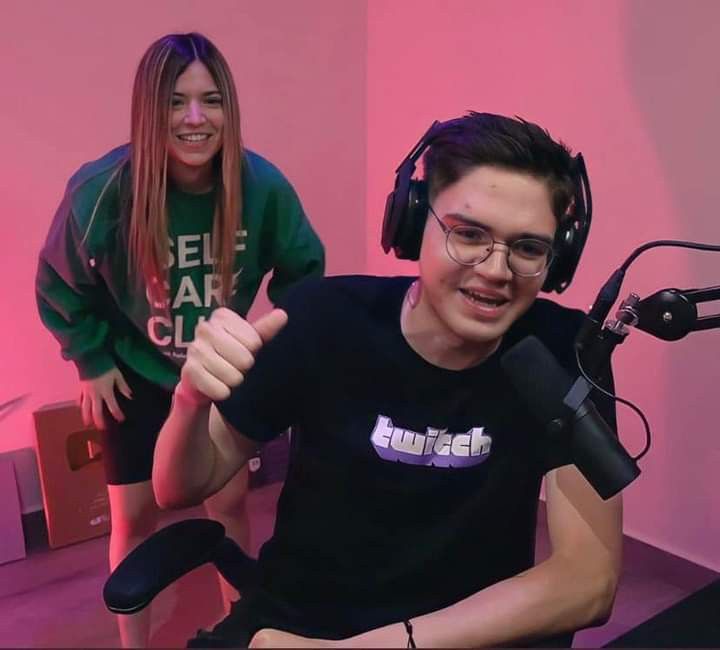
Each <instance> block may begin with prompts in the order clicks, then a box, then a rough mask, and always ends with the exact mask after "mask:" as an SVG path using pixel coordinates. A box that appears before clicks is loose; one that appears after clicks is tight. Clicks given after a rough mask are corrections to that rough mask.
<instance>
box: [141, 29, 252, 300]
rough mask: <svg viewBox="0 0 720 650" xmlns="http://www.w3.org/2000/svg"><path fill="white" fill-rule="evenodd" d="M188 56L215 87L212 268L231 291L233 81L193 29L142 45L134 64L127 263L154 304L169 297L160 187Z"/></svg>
mask: <svg viewBox="0 0 720 650" xmlns="http://www.w3.org/2000/svg"><path fill="white" fill-rule="evenodd" d="M193 61H200V62H201V63H202V64H204V65H205V67H206V68H207V69H208V71H209V72H210V75H211V76H212V78H213V80H214V81H215V83H216V84H217V87H218V89H219V91H220V94H221V95H222V107H223V131H222V133H223V135H222V149H221V151H220V153H219V154H218V156H217V158H218V160H216V164H215V169H216V170H217V177H216V181H215V195H216V197H217V198H216V207H215V218H214V222H213V232H212V249H213V270H214V273H215V274H216V276H217V277H219V279H220V283H221V285H220V286H221V292H220V295H221V297H222V304H227V303H228V302H229V299H230V296H231V295H232V291H233V266H234V260H235V243H236V233H237V231H238V230H239V229H240V228H241V216H240V215H241V210H242V186H241V166H242V154H243V148H242V140H241V135H240V109H239V107H238V100H237V93H236V90H235V83H234V82H233V78H232V74H231V72H230V68H229V66H228V64H227V62H226V61H225V59H224V58H223V56H222V54H221V53H220V52H219V51H218V49H217V48H216V47H215V46H214V45H213V44H212V43H211V42H210V41H209V40H208V39H207V38H206V37H204V36H202V35H201V34H197V33H194V32H193V33H189V34H168V35H167V36H163V37H162V38H160V39H158V40H157V41H155V42H154V43H153V44H152V45H151V46H150V47H149V48H148V50H147V51H146V52H145V54H144V55H143V57H142V59H141V61H140V64H139V65H138V69H137V73H136V75H135V83H134V86H133V96H132V117H131V149H130V170H131V179H132V195H131V199H130V206H129V213H130V223H129V230H128V253H129V255H128V270H129V271H130V272H135V273H136V274H137V276H136V277H137V278H138V279H141V278H142V279H144V280H145V283H146V286H147V288H148V293H149V297H150V298H151V301H152V302H154V303H155V304H156V305H160V304H161V305H167V299H168V291H167V287H166V282H167V281H168V269H167V264H168V259H169V244H168V210H167V206H166V195H167V184H168V171H167V170H168V138H169V135H170V108H171V101H172V96H173V91H174V89H175V82H176V81H177V78H178V77H179V76H180V75H181V74H182V73H183V72H184V70H185V69H186V68H187V67H188V66H189V65H190V64H191V63H193Z"/></svg>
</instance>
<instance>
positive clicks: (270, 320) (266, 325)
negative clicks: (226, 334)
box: [252, 309, 288, 343]
mask: <svg viewBox="0 0 720 650" xmlns="http://www.w3.org/2000/svg"><path fill="white" fill-rule="evenodd" d="M287 321H288V315H287V313H286V312H284V311H283V310H282V309H273V310H272V311H271V312H270V313H269V314H265V315H264V316H261V317H260V318H258V319H257V320H256V321H255V322H254V323H253V324H252V326H253V327H254V328H255V331H256V332H257V333H258V334H259V335H260V338H261V339H262V341H263V343H267V342H268V341H270V340H272V339H273V338H274V336H275V335H276V334H277V333H278V332H279V331H280V330H281V329H282V328H283V327H285V324H286V323H287Z"/></svg>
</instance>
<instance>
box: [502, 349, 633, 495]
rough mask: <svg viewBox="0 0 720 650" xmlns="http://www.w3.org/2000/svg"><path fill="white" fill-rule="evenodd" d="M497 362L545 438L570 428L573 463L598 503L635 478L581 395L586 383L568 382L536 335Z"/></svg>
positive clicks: (628, 459) (615, 442)
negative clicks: (544, 434)
mask: <svg viewBox="0 0 720 650" xmlns="http://www.w3.org/2000/svg"><path fill="white" fill-rule="evenodd" d="M500 363H501V366H502V368H503V370H504V371H505V373H506V374H507V375H508V377H509V378H510V382H511V383H512V385H513V386H514V388H515V389H516V390H517V391H518V393H520V395H521V396H522V398H523V399H524V400H525V403H526V404H527V406H528V408H529V410H530V412H531V413H532V414H533V416H534V417H535V418H536V419H538V420H539V421H540V422H541V423H542V425H543V426H544V427H545V429H546V430H547V431H548V432H549V433H550V434H554V435H557V434H558V433H559V432H560V431H563V430H565V429H566V428H569V429H570V437H569V444H570V448H571V452H572V459H573V462H574V463H575V466H576V467H577V468H578V469H579V470H580V472H581V473H582V474H583V476H584V477H585V478H586V479H587V481H588V482H589V483H590V485H592V487H593V488H594V489H595V491H596V492H597V493H598V494H599V495H600V496H601V497H602V498H603V499H609V498H610V497H612V496H614V495H615V494H617V493H618V492H620V491H621V490H622V489H624V488H625V487H627V486H628V485H629V484H630V483H632V482H633V481H634V480H635V479H636V478H637V477H638V476H639V475H640V469H639V468H638V466H637V463H636V462H635V460H633V458H632V457H631V456H630V455H629V454H628V453H627V451H626V450H625V448H624V447H623V446H622V445H621V444H620V442H619V440H618V438H617V436H616V435H615V433H614V432H613V430H612V429H611V428H610V427H609V426H608V424H607V422H605V420H604V419H603V418H602V416H601V415H600V413H598V410H597V408H596V407H595V404H593V402H592V400H590V399H589V398H588V397H587V394H588V393H589V392H590V385H589V384H588V383H587V382H586V381H585V380H584V379H582V378H580V379H578V380H577V381H574V380H573V379H572V377H571V376H570V375H569V374H568V372H567V371H566V370H565V369H564V368H563V367H562V366H561V365H560V364H559V363H558V361H557V359H556V358H555V357H554V356H553V354H552V353H551V352H550V351H549V350H548V349H547V348H546V347H545V346H544V345H543V344H542V343H541V342H540V341H539V340H538V339H537V338H536V337H534V336H528V337H526V338H524V339H523V340H522V341H520V342H519V343H517V344H516V345H514V346H513V347H512V348H510V350H508V351H507V352H506V353H505V354H503V356H502V358H501V360H500Z"/></svg>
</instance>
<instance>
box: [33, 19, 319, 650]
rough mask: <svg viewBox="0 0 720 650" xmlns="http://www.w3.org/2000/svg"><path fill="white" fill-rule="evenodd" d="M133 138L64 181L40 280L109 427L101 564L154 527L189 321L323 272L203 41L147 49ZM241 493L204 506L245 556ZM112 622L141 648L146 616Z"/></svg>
mask: <svg viewBox="0 0 720 650" xmlns="http://www.w3.org/2000/svg"><path fill="white" fill-rule="evenodd" d="M131 131H132V133H131V142H130V144H129V145H123V146H121V147H118V148H116V149H114V150H112V151H110V152H109V153H107V154H106V155H105V156H103V157H102V158H100V159H99V160H96V161H93V162H90V163H87V164H85V165H83V166H82V167H81V168H80V170H79V171H78V172H77V173H76V174H75V175H74V176H73V177H72V178H71V179H70V181H69V183H68V187H67V191H66V193H65V197H64V199H63V201H62V203H61V205H60V208H59V209H58V211H57V214H56V215H55V218H54V220H53V223H52V226H51V227H50V232H49V234H48V238H47V242H46V243H45V246H44V248H43V249H42V252H41V254H40V262H39V268H38V275H37V297H38V306H39V311H40V316H41V318H42V320H43V322H44V323H45V325H46V326H47V327H48V328H49V329H50V331H51V332H52V333H53V334H54V335H55V337H56V338H57V339H58V340H59V342H60V344H61V347H62V355H63V357H64V358H65V359H69V360H71V361H73V362H74V363H75V365H76V366H77V368H78V373H79V376H80V404H81V407H82V414H83V419H84V421H85V423H86V424H88V425H89V424H92V423H94V424H95V426H96V427H98V428H99V429H101V430H102V431H103V457H104V459H105V464H106V471H107V480H108V490H109V495H110V506H111V512H112V533H111V537H110V566H111V568H114V567H115V566H116V565H117V564H118V563H119V562H120V561H121V560H122V559H123V558H124V557H125V556H126V555H127V553H128V552H129V551H130V550H132V548H134V547H135V546H136V545H137V544H138V543H139V542H140V541H142V540H143V539H144V538H146V537H147V536H148V535H149V534H150V533H151V532H152V531H153V530H154V529H155V526H156V523H157V517H158V511H159V510H158V507H157V505H156V502H155V499H154V496H153V491H152V484H151V481H150V478H151V471H152V461H153V451H154V447H155V441H156V438H157V434H158V432H159V430H160V427H161V425H162V423H163V422H164V421H165V419H166V417H167V414H168V412H169V409H170V403H171V397H172V391H173V389H174V387H175V385H176V383H177V381H178V377H179V371H180V368H181V366H182V364H183V362H184V359H185V356H186V351H187V348H188V346H189V344H190V342H191V341H192V340H193V336H194V331H195V327H196V325H197V324H198V323H201V322H202V321H203V320H204V319H205V318H207V317H209V315H210V313H211V312H212V311H213V309H215V308H216V307H218V306H223V307H228V308H230V309H232V310H234V311H235V312H237V313H239V314H243V315H244V314H246V313H247V311H248V309H249V307H250V305H251V304H252V301H253V299H254V297H255V295H256V293H257V291H258V288H259V286H260V283H261V281H262V279H263V277H264V276H265V275H266V274H267V273H269V272H271V273H272V277H271V279H270V282H269V285H268V295H269V297H270V299H271V300H272V301H273V302H275V301H276V300H277V299H278V298H279V297H281V296H282V294H283V293H284V291H285V289H286V288H287V287H288V286H290V285H291V284H292V283H294V282H295V281H297V280H299V279H300V278H302V277H305V276H307V275H313V274H317V275H322V272H323V268H324V252H323V247H322V244H321V242H320V240H319V239H318V237H317V235H316V234H315V232H314V231H313V229H312V227H311V225H310V223H309V222H308V220H307V218H306V216H305V214H304V212H303V209H302V206H301V204H300V202H299V200H298V197H297V195H296V194H295V191H294V190H293V188H292V186H291V185H290V184H289V183H288V181H287V180H286V179H285V178H284V176H283V175H282V173H281V172H280V171H279V170H278V169H277V168H276V167H274V166H273V165H272V164H271V163H269V162H268V161H266V160H265V159H263V158H262V157H261V156H259V155H257V154H255V153H252V152H250V151H248V150H246V149H244V148H243V146H242V139H241V135H240V118H239V109H238V103H237V95H236V91H235V85H234V83H233V78H232V75H231V72H230V69H229V67H228V64H227V62H226V61H225V59H224V58H223V56H222V55H221V53H220V52H219V51H218V50H217V48H216V47H215V46H214V45H213V44H212V43H211V42H210V41H209V40H208V39H207V38H205V37H204V36H201V35H200V34H196V33H191V34H170V35H168V36H165V37H163V38H160V39H159V40H157V41H156V42H155V43H153V44H152V45H151V46H150V47H149V49H148V50H147V52H146V53H145V55H144V56H143V58H142V60H141V61H140V64H139V66H138V69H137V73H136V76H135V83H134V88H133V98H132V126H131ZM246 489H247V473H246V472H242V473H240V474H238V476H237V477H235V478H234V479H233V481H232V485H229V486H228V489H227V490H224V491H221V492H219V493H217V494H216V495H214V496H213V497H212V499H210V500H208V501H207V502H206V505H207V508H208V510H209V513H210V514H211V516H213V517H214V518H216V519H219V520H220V521H222V522H223V523H224V524H225V525H226V527H227V528H228V531H229V533H230V534H231V535H232V536H233V537H234V538H235V539H236V541H238V543H240V544H241V546H245V547H246V548H247V542H248V524H247V519H246V513H245V510H244V496H245V492H246ZM223 591H224V597H225V600H226V605H227V601H228V599H229V598H230V596H231V591H230V588H229V586H227V585H225V586H224V589H223ZM119 624H120V633H121V639H122V643H123V645H124V646H125V647H129V646H134V647H137V646H145V645H147V641H148V636H149V626H150V621H149V616H148V614H146V613H142V614H139V615H136V616H133V617H122V619H121V620H120V623H119Z"/></svg>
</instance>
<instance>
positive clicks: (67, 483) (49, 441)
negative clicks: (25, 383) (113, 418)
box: [33, 402, 110, 548]
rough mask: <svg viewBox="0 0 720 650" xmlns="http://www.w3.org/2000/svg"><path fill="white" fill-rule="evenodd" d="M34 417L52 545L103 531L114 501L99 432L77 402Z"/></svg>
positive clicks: (42, 410) (40, 411) (51, 407)
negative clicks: (85, 421) (84, 420)
mask: <svg viewBox="0 0 720 650" xmlns="http://www.w3.org/2000/svg"><path fill="white" fill-rule="evenodd" d="M33 418H34V420H35V432H36V435H37V456H38V470H39V472H40V485H41V486H42V493H43V502H44V504H45V519H46V521H47V528H48V539H49V543H50V547H51V548H58V547H60V546H66V545H67V544H73V543H75V542H80V541H82V540H86V539H90V538H92V537H98V536H100V535H105V534H106V533H108V532H109V530H110V504H109V500H108V492H107V485H106V483H105V469H104V468H103V464H102V447H101V442H100V433H99V431H97V430H96V429H94V428H88V427H86V426H85V425H84V424H83V423H82V417H81V415H80V407H79V406H78V405H77V404H76V403H75V402H60V403H57V404H48V405H47V406H43V407H42V408H40V409H38V410H37V411H35V412H34V413H33Z"/></svg>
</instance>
